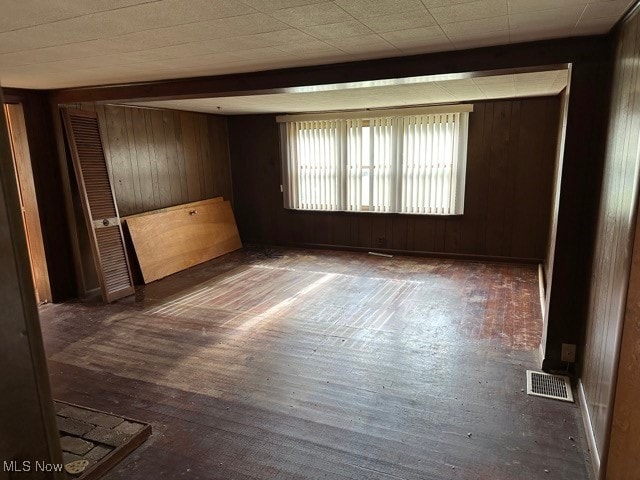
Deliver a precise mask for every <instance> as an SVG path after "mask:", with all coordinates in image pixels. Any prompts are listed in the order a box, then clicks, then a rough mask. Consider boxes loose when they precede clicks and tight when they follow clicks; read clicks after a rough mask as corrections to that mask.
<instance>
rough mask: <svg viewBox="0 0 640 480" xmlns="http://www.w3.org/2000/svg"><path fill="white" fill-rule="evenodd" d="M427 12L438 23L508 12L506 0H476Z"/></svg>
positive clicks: (431, 9) (495, 15)
mask: <svg viewBox="0 0 640 480" xmlns="http://www.w3.org/2000/svg"><path fill="white" fill-rule="evenodd" d="M429 12H430V13H431V15H433V18H435V19H436V21H437V22H438V23H439V24H440V25H444V24H445V23H456V22H465V21H468V20H477V19H480V18H489V17H497V16H501V15H507V14H508V13H509V11H508V8H507V0H478V1H475V2H469V3H459V4H454V5H449V6H446V7H436V8H430V9H429Z"/></svg>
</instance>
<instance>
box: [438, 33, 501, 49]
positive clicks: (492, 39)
mask: <svg viewBox="0 0 640 480" xmlns="http://www.w3.org/2000/svg"><path fill="white" fill-rule="evenodd" d="M448 37H449V40H451V43H452V44H453V46H454V47H455V48H456V49H458V50H465V49H472V48H480V47H491V46H494V45H507V44H508V43H509V42H510V41H511V33H510V32H509V31H508V30H500V31H496V32H485V33H480V34H478V33H470V34H465V33H456V34H449V35H448Z"/></svg>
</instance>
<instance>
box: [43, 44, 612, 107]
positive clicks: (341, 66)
mask: <svg viewBox="0 0 640 480" xmlns="http://www.w3.org/2000/svg"><path fill="white" fill-rule="evenodd" d="M608 55H609V41H608V37H607V36H606V35H599V36H589V37H587V36H585V37H570V38H563V39H556V40H543V41H538V42H528V43H520V44H510V45H500V46H494V47H483V48H477V49H471V50H455V51H447V52H437V53H429V54H422V55H412V56H405V57H392V58H384V59H377V60H365V61H357V62H345V63H337V64H330V65H318V66H310V67H297V68H286V69H279V70H268V71H263V72H251V73H238V74H230V75H219V76H209V77H194V78H185V79H175V80H165V81H156V82H143V83H129V84H119V85H105V86H98V87H82V88H69V89H61V90H54V91H53V92H52V95H53V99H54V101H55V102H57V103H58V104H70V103H78V102H109V101H125V100H127V101H138V100H162V99H165V100H167V99H185V98H205V97H221V96H230V95H234V96H237V95H256V94H270V93H290V92H299V91H309V87H312V88H313V89H315V90H317V89H318V88H322V89H330V88H335V85H338V84H339V85H341V86H342V87H344V86H345V84H349V83H352V82H369V81H371V80H376V81H380V80H395V79H403V78H410V77H418V76H432V75H446V76H447V77H446V78H462V77H460V76H461V75H462V76H463V77H468V76H474V75H476V76H477V75H483V74H484V75H486V74H489V73H490V74H496V73H523V72H528V71H544V70H548V69H549V68H551V67H553V68H562V67H561V65H565V66H566V64H569V63H572V62H581V63H593V62H598V61H603V60H606V58H607V57H608ZM366 85H367V84H361V85H360V86H366ZM319 86H322V87H319Z"/></svg>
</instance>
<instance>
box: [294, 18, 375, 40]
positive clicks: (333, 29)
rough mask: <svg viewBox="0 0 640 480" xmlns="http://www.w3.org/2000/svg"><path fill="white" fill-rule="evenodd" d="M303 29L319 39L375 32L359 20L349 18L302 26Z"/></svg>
mask: <svg viewBox="0 0 640 480" xmlns="http://www.w3.org/2000/svg"><path fill="white" fill-rule="evenodd" d="M302 30H303V31H304V32H306V33H308V34H309V35H312V36H314V37H316V38H318V39H321V40H322V39H327V38H345V37H355V36H357V35H366V34H368V33H373V32H372V31H371V29H370V28H369V27H367V26H366V25H363V24H362V23H360V22H358V21H357V20H349V21H346V22H340V23H329V24H327V25H314V26H312V27H302Z"/></svg>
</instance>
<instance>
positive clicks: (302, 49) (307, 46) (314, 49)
mask: <svg viewBox="0 0 640 480" xmlns="http://www.w3.org/2000/svg"><path fill="white" fill-rule="evenodd" d="M278 48H279V49H280V50H282V51H283V52H286V53H289V54H291V55H298V56H302V57H304V56H311V55H317V54H327V53H332V54H338V53H342V52H341V51H340V50H338V49H337V48H335V47H334V46H332V45H329V44H328V43H325V42H321V41H319V40H316V41H313V42H304V43H290V44H286V45H279V46H278Z"/></svg>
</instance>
